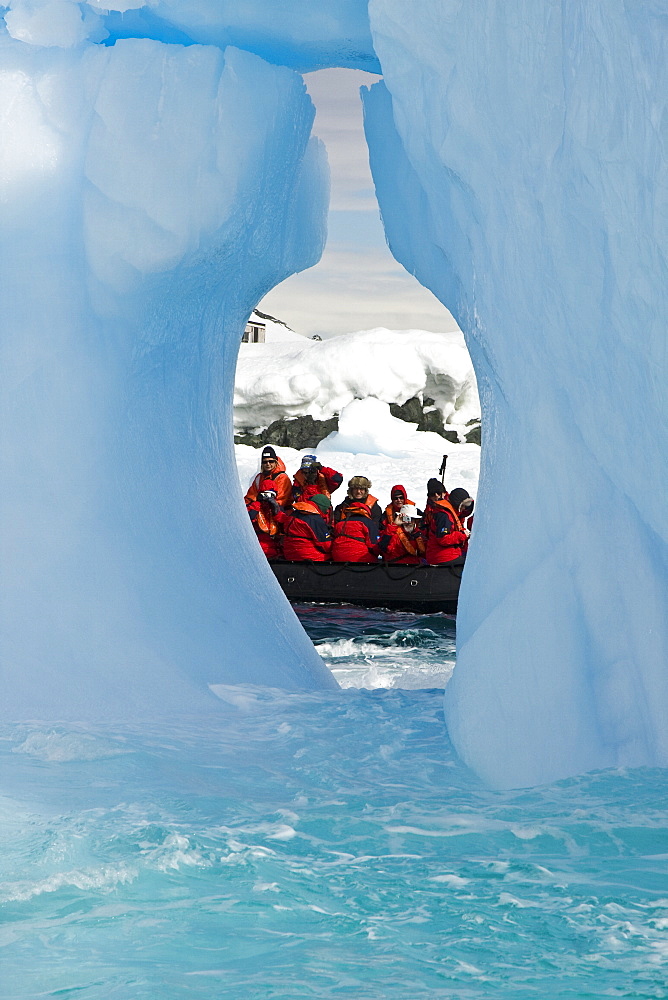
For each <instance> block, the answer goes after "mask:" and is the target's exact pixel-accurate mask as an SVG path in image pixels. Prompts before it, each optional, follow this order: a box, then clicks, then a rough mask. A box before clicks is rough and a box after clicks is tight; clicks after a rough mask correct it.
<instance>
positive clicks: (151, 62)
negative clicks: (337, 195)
mask: <svg viewBox="0 0 668 1000" xmlns="http://www.w3.org/2000/svg"><path fill="white" fill-rule="evenodd" d="M52 26H53V25H52ZM0 67H1V69H0V133H1V136H0V232H1V234H2V235H1V237H0V301H2V314H3V318H2V327H3V347H2V369H1V378H2V388H1V390H0V399H1V406H2V410H1V414H0V424H1V427H2V430H1V432H0V433H1V445H0V469H1V478H2V490H1V499H0V502H1V504H2V511H1V516H0V532H1V536H2V587H3V600H2V606H1V609H0V615H1V618H0V631H1V636H0V648H1V649H2V659H3V663H2V669H3V674H4V676H3V685H2V687H3V696H2V701H1V709H0V710H1V712H2V715H3V717H5V718H7V717H9V718H26V717H30V718H96V717H102V716H103V717H115V718H127V717H132V716H136V715H137V714H144V715H151V714H161V713H164V712H165V711H172V710H183V711H188V710H190V709H193V708H195V707H197V708H202V707H204V708H206V707H207V706H209V707H210V706H211V705H212V704H214V703H215V699H214V697H213V695H211V693H210V691H209V689H208V685H209V684H212V683H214V684H219V683H239V682H250V683H258V684H259V683H261V684H270V685H272V686H277V687H281V686H283V687H293V688H294V687H312V686H328V685H331V684H333V683H334V682H333V680H332V678H331V675H330V674H329V672H328V671H327V670H326V668H325V667H324V665H323V664H322V662H321V660H320V659H319V657H318V656H317V655H316V653H315V652H314V650H313V647H312V645H311V643H310V642H309V640H308V639H307V638H306V636H305V635H304V633H303V632H302V631H301V630H300V629H299V627H298V626H297V623H296V621H295V619H294V616H293V614H292V611H291V609H290V607H289V605H288V603H287V601H285V599H284V598H283V596H282V594H281V592H280V590H279V588H278V586H277V585H276V583H275V581H274V579H273V576H272V574H271V572H270V571H269V570H268V568H267V566H266V561H265V559H264V556H263V555H262V553H261V552H260V551H259V549H258V547H257V544H256V541H255V539H254V536H253V533H252V530H251V528H250V525H249V522H248V517H247V515H246V512H245V510H244V508H243V505H242V504H241V500H240V497H239V493H238V487H237V484H236V474H235V471H234V455H233V445H232V415H231V408H232V394H233V380H234V366H235V361H236V353H237V349H238V344H239V339H240V331H241V330H242V329H243V326H244V323H245V321H246V317H247V316H248V315H249V313H250V311H251V309H252V307H253V306H254V305H255V303H256V302H258V301H259V300H260V299H261V298H262V296H263V295H264V294H265V293H266V292H267V290H268V289H269V288H270V287H272V286H273V285H274V284H276V283H277V282H278V281H280V280H282V279H283V278H284V277H286V276H287V275H288V274H290V273H292V272H293V271H295V270H299V269H301V268H304V267H306V266H309V265H311V264H312V263H314V262H315V261H316V260H317V259H318V257H319V255H320V253H321V250H322V245H323V241H324V232H325V213H326V205H327V191H328V169H327V164H326V157H325V154H324V150H323V148H322V146H321V145H320V144H319V142H318V141H317V140H315V139H311V138H310V131H311V124H312V119H313V107H312V104H311V101H310V99H309V97H308V95H307V94H306V91H305V87H304V83H303V80H302V79H301V77H300V76H298V75H297V74H296V73H295V72H294V71H292V70H291V69H287V68H284V67H276V66H271V65H269V64H267V63H266V62H264V61H263V60H262V59H260V58H259V57H257V56H255V55H252V54H250V53H248V52H242V51H239V50H237V49H234V48H228V49H227V50H226V51H225V52H224V53H223V52H221V51H220V50H219V49H216V48H213V47H206V46H199V45H191V46H188V47H184V46H180V45H165V44H162V43H160V42H157V41H152V40H144V39H130V40H125V41H119V42H117V44H116V45H115V46H113V47H104V46H100V45H91V44H84V45H81V46H76V47H74V48H72V47H61V46H48V47H42V46H37V45H33V44H27V43H24V42H21V41H18V40H16V39H14V38H12V37H10V36H9V35H8V34H4V35H0Z"/></svg>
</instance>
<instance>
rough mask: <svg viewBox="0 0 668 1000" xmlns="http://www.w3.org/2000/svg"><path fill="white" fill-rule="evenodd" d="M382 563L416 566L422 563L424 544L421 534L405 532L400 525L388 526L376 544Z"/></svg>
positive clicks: (418, 531)
mask: <svg viewBox="0 0 668 1000" xmlns="http://www.w3.org/2000/svg"><path fill="white" fill-rule="evenodd" d="M378 548H379V549H380V554H381V556H382V557H383V561H384V562H387V563H402V564H404V565H408V566H417V565H419V564H420V563H421V562H424V554H425V542H424V537H423V534H422V532H421V531H420V530H419V529H416V530H415V531H412V532H410V531H405V530H404V528H403V527H402V525H400V524H388V525H387V527H386V528H385V529H384V530H383V533H382V535H381V536H380V541H379V542H378Z"/></svg>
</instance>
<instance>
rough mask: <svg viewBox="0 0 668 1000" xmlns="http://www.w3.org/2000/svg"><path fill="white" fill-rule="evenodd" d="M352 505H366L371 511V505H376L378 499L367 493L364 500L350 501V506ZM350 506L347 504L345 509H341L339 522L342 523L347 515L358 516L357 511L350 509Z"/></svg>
mask: <svg viewBox="0 0 668 1000" xmlns="http://www.w3.org/2000/svg"><path fill="white" fill-rule="evenodd" d="M353 503H363V504H366V506H367V507H368V508H369V510H371V509H372V508H373V505H374V504H375V503H378V497H372V496H371V494H370V493H369V495H368V497H367V498H366V500H352V501H351V504H353ZM351 504H349V505H348V506H347V507H343V508H342V510H341V520H342V521H343V520H344V519H345V518H346V517H347V516H348V514H359V510H355V509H354V508H353V510H351V509H350V507H351Z"/></svg>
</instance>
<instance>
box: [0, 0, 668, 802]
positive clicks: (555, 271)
mask: <svg viewBox="0 0 668 1000" xmlns="http://www.w3.org/2000/svg"><path fill="white" fill-rule="evenodd" d="M111 6H112V8H114V10H112V11H111V12H110V13H105V11H106V9H107V8H106V4H105V6H104V7H103V5H102V2H101V0H91V2H90V3H88V4H83V3H82V4H77V3H74V2H73V0H42V2H40V0H31V2H30V3H29V2H28V0H12V3H11V4H10V5H9V9H8V10H7V12H6V15H5V24H6V32H5V33H3V34H2V35H0V60H1V64H2V73H3V81H2V83H3V86H2V90H1V91H0V92H1V93H2V99H3V101H4V105H3V111H2V113H1V114H0V126H1V127H2V130H3V133H4V136H3V142H2V145H1V146H0V198H1V201H0V211H1V213H2V219H1V221H2V226H3V236H2V242H1V243H0V246H1V251H0V252H1V253H2V260H1V261H0V282H1V283H2V288H1V289H0V292H1V299H0V301H2V303H3V310H4V323H3V325H4V328H5V346H4V347H3V352H4V353H3V376H2V377H3V379H4V380H5V383H4V388H3V393H2V406H3V412H2V433H3V444H2V453H1V459H0V461H1V463H2V465H1V467H2V472H3V489H2V503H3V513H2V531H3V577H4V581H3V582H4V584H5V595H6V596H5V597H4V598H3V607H2V616H3V618H2V630H3V637H2V646H3V657H4V663H5V665H6V668H7V669H8V670H11V671H12V672H13V677H12V680H11V681H5V683H4V691H5V698H4V711H5V713H6V714H8V715H11V716H16V715H24V714H25V713H26V712H29V713H30V714H31V715H33V716H35V715H44V714H54V713H57V714H59V715H61V716H62V715H69V716H72V715H80V714H81V713H84V712H85V713H86V714H91V713H94V712H96V711H102V712H104V714H113V713H114V712H117V713H118V712H122V713H123V714H127V711H129V710H133V709H135V708H137V707H138V706H145V705H146V703H147V702H148V701H151V699H152V701H153V705H156V704H157V707H158V708H159V709H161V710H162V709H165V708H175V707H183V706H188V705H195V704H202V703H206V702H205V692H206V683H207V682H211V681H218V680H228V681H229V680H242V679H245V680H255V681H259V682H269V683H278V684H288V685H304V684H307V685H308V684H325V683H327V675H326V674H325V673H324V671H323V670H322V668H321V666H320V665H319V662H318V661H317V659H316V658H315V657H314V655H313V653H312V651H311V650H310V648H309V647H308V644H307V643H305V641H304V639H303V637H301V636H300V634H299V632H298V630H296V629H295V628H294V627H291V625H290V617H289V614H288V613H287V609H284V610H283V611H279V612H276V611H275V610H274V607H275V606H274V603H273V601H274V598H275V597H276V593H275V591H274V592H273V593H272V594H271V595H270V596H269V597H268V598H267V599H265V600H266V603H265V604H264V606H263V603H262V602H263V598H262V594H261V591H262V590H263V589H264V588H265V587H268V586H270V585H271V583H270V578H269V577H268V574H267V573H266V572H264V574H263V570H265V569H266V568H265V567H263V566H262V563H261V560H259V559H258V558H257V555H256V553H255V552H254V550H253V547H252V545H251V544H250V534H249V531H248V526H247V524H246V522H245V520H244V518H243V512H242V511H240V510H238V509H235V508H234V506H228V507H227V508H226V510H225V521H224V530H223V528H222V527H221V526H222V524H223V521H222V519H221V502H220V498H221V495H222V491H223V487H224V486H225V484H226V482H227V480H226V478H225V468H226V467H227V469H229V468H230V467H231V461H232V456H231V453H230V449H229V443H228V442H229V441H230V440H231V438H230V435H228V434H227V426H228V420H229V414H228V413H227V411H226V407H227V406H228V405H229V399H230V396H231V391H230V390H231V379H232V370H233V357H232V356H233V354H234V352H235V351H236V343H235V340H236V337H237V334H238V331H239V328H240V325H241V323H242V322H243V318H244V316H245V315H246V314H247V312H248V311H249V309H250V308H251V306H252V305H253V304H254V303H255V302H256V301H257V299H258V298H259V297H260V295H261V294H262V293H263V292H264V291H265V290H266V289H267V288H269V287H270V286H271V285H272V284H275V283H276V282H277V281H278V280H280V279H281V278H282V277H283V276H285V275H286V274H288V273H290V272H291V271H293V270H295V269H299V268H301V267H305V266H307V265H309V264H310V263H312V262H314V261H315V259H316V258H317V256H318V253H319V249H320V246H321V242H322V219H323V214H324V199H323V188H324V179H323V178H324V166H323V161H322V154H321V152H320V151H319V150H318V147H317V145H313V144H311V145H309V143H308V141H307V140H308V133H309V128H310V115H311V111H310V108H309V104H308V101H307V99H306V98H305V96H304V93H303V89H302V85H301V83H300V81H299V79H298V77H296V76H295V75H294V74H293V73H292V72H291V71H289V70H288V69H286V68H282V67H280V66H277V67H270V66H268V65H267V63H266V62H263V61H262V60H261V59H259V58H258V57H257V55H255V56H254V55H251V54H249V53H248V52H246V53H242V52H238V51H236V52H235V51H233V50H230V49H227V50H226V51H225V53H224V55H221V52H220V50H219V48H218V46H223V45H229V44H230V43H232V42H235V43H236V44H237V45H240V46H242V47H244V48H248V49H254V50H255V51H256V53H259V54H260V55H262V56H264V57H265V59H267V60H269V61H271V62H274V63H277V64H281V63H283V64H285V65H291V66H297V67H298V68H300V69H302V70H305V69H315V68H318V67H320V66H325V65H342V66H346V65H348V66H352V65H355V66H362V67H365V68H373V67H374V66H376V65H378V64H377V62H376V59H377V58H378V59H379V60H380V64H381V65H382V69H383V72H384V75H385V81H386V86H385V87H380V88H377V89H376V90H374V91H372V92H371V95H370V96H369V97H368V99H367V131H368V137H369V144H370V147H371V153H372V158H373V167H374V173H375V177H376V183H377V187H378V193H379V200H380V203H381V206H382V211H383V216H384V221H385V224H386V227H387V232H388V236H389V239H390V242H391V245H392V248H393V250H394V252H395V255H396V256H397V257H398V258H399V259H400V260H402V261H403V262H404V263H405V265H406V266H407V267H408V268H409V269H410V270H412V271H414V272H415V273H416V274H417V276H418V277H419V278H420V280H421V281H422V282H423V283H424V284H426V285H428V286H429V287H431V288H432V289H433V290H434V291H435V292H436V293H437V294H438V295H439V297H441V298H442V300H443V301H444V302H445V304H446V305H448V306H449V307H450V308H451V309H452V311H453V312H455V314H456V315H457V317H458V319H459V321H460V323H461V325H462V327H463V329H464V330H465V332H466V334H467V337H468V340H469V347H470V350H471V354H472V357H473V359H474V363H475V364H476V368H477V373H478V378H479V385H480V387H481V393H482V398H483V405H484V407H485V418H486V428H487V437H486V449H485V468H484V478H483V495H482V497H481V499H482V503H481V505H480V508H481V515H480V516H479V518H478V525H477V543H478V544H477V546H476V551H475V553H474V556H473V558H472V560H471V563H470V566H469V571H468V573H467V579H466V584H465V591H464V594H463V602H462V609H461V614H460V622H459V636H460V653H459V665H458V669H457V672H456V675H455V680H454V682H453V684H452V685H451V687H450V688H449V690H448V698H447V703H446V711H447V717H448V724H449V728H450V732H451V734H452V736H453V739H454V740H455V743H456V745H457V747H458V749H459V750H460V752H461V753H462V755H463V756H464V758H465V759H466V760H467V761H468V762H469V763H470V764H472V766H473V767H475V768H476V770H478V771H479V773H481V774H483V775H484V776H485V777H486V778H487V779H488V780H490V781H492V782H494V783H496V784H506V785H507V784H524V783H532V782H537V781H544V780H549V779H551V778H554V777H559V776H561V775H565V774H568V773H573V772H575V771H580V770H584V769H586V768H591V767H596V766H606V765H610V764H617V763H630V764H641V763H649V764H652V763H666V762H667V759H668V732H667V729H666V722H665V708H666V705H667V704H668V698H667V697H666V695H667V693H668V692H667V691H666V685H667V681H666V674H665V669H664V665H665V662H666V655H665V654H666V649H665V624H666V623H665V594H664V589H663V588H664V584H665V573H666V561H667V559H666V537H667V534H668V529H667V525H666V508H665V486H666V482H665V471H664V468H665V466H664V460H663V458H664V455H665V453H666V447H665V446H666V420H665V409H664V399H665V390H664V386H665V342H664V340H663V336H664V333H665V327H664V325H662V317H663V320H664V323H665V312H666V310H665V294H666V292H665V289H666V287H667V285H666V281H665V278H666V265H665V254H664V251H665V245H666V233H665V221H666V197H665V192H666V177H665V149H664V146H663V143H665V120H666V113H665V94H666V93H667V92H668V90H667V88H666V82H667V81H666V58H665V57H666V51H665V49H666V43H665V38H666V35H665V23H666V18H665V9H664V7H663V5H662V4H661V3H658V2H653V3H652V2H651V3H647V2H644V0H643V2H640V0H624V2H623V0H606V2H605V4H604V3H602V2H600V3H593V4H592V3H589V2H584V0H573V2H571V3H568V4H564V3H562V2H561V0H545V2H544V3H541V4H536V3H534V2H530V0H520V2H518V3H514V4H507V3H501V2H499V0H480V2H476V3H471V4H466V5H464V4H462V3H461V0H419V2H418V3H411V4H408V3H406V2H405V0H371V2H370V4H369V12H370V17H371V21H370V27H369V21H368V15H367V4H366V0H338V2H335V3H329V2H328V3H321V4H311V5H309V8H308V13H309V16H308V17H305V16H304V10H305V7H304V4H303V3H301V2H300V0H283V2H282V3H278V4H277V3H274V4H264V3H260V2H259V0H257V2H254V3H253V2H251V3H242V4H239V3H236V2H235V3H232V2H231V0H229V2H223V3H220V4H212V3H209V2H208V0H197V2H190V0H188V2H186V0H158V2H157V3H155V4H151V5H147V6H144V4H143V3H142V2H141V0H116V2H115V3H112V4H111ZM133 11H134V13H133ZM128 35H129V36H133V37H130V38H125V37H122V36H128ZM119 39H120V40H119ZM371 39H373V45H372V44H371V41H370V40H371ZM100 42H104V43H105V44H106V47H105V46H100V45H99V44H97V43H100ZM114 42H115V44H111V43H114ZM202 42H204V43H206V44H205V45H202V44H197V43H202ZM166 43H167V44H166ZM374 49H375V51H374ZM8 136H9V139H8V138H7V137H8ZM240 136H242V137H243V138H242V140H241V141H240ZM168 192H169V194H171V196H169V194H168ZM407 219H411V225H410V226H408V225H407V224H406V220H407ZM45 331H46V332H45ZM594 373H595V375H594ZM620 399H624V400H628V401H629V402H628V404H627V405H626V406H625V407H622V406H621V405H619V401H620ZM515 498H520V499H519V501H517V500H516V499H515ZM515 503H519V504H520V505H521V509H520V510H517V509H516V507H515ZM166 540H169V544H166ZM225 563H227V567H228V569H227V572H226V571H225ZM233 564H234V565H235V566H236V565H239V564H241V565H243V566H244V569H243V570H235V571H231V570H230V569H229V567H230V566H231V565H233ZM258 574H259V576H260V578H261V587H259V588H258V587H257V586H256V580H257V579H258ZM269 602H272V607H271V610H270V609H269ZM221 647H224V654H223V655H222V656H221ZM47 664H48V667H47Z"/></svg>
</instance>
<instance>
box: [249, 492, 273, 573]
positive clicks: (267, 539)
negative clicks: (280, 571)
mask: <svg viewBox="0 0 668 1000" xmlns="http://www.w3.org/2000/svg"><path fill="white" fill-rule="evenodd" d="M259 487H260V490H259V492H258V495H257V497H256V498H255V500H252V501H251V502H250V503H249V504H247V507H246V509H247V510H248V515H249V517H250V519H251V524H252V525H253V528H254V529H255V534H256V535H257V537H258V541H259V543H260V546H261V548H262V551H263V552H264V554H265V555H266V557H267V559H280V556H281V550H280V527H279V524H278V520H277V517H276V515H277V514H278V511H279V505H278V501H277V499H276V495H277V493H276V483H275V481H274V480H273V479H263V480H262V481H261V482H260V483H259Z"/></svg>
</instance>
